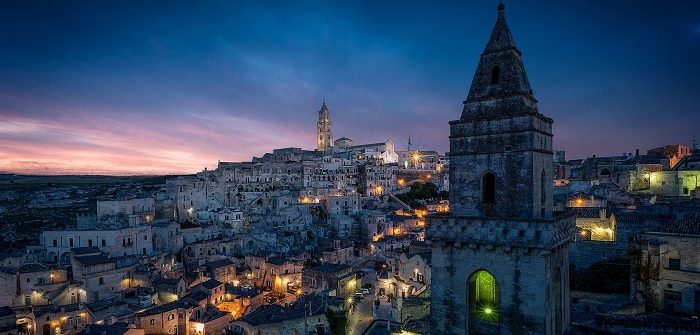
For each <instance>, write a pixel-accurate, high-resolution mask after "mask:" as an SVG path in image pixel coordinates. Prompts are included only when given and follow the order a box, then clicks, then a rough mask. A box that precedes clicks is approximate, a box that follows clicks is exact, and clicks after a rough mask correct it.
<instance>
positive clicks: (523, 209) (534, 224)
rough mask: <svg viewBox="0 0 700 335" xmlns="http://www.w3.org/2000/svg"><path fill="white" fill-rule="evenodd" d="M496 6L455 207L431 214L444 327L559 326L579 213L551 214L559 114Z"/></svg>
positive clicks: (481, 330) (466, 124)
mask: <svg viewBox="0 0 700 335" xmlns="http://www.w3.org/2000/svg"><path fill="white" fill-rule="evenodd" d="M521 55H522V54H521V52H520V50H518V48H517V47H516V45H515V41H514V40H513V36H512V35H511V32H510V29H509V28H508V25H507V23H506V19H505V5H503V4H500V5H499V6H498V17H497V19H496V25H495V26H494V28H493V31H492V32H491V37H490V38H489V41H488V43H487V44H486V48H485V49H484V52H483V53H482V54H481V59H480V61H479V65H478V66H477V68H476V73H475V74H474V78H473V80H472V84H471V87H470V89H469V94H468V96H467V100H466V101H464V108H463V110H462V114H461V117H460V119H459V120H455V121H451V122H450V188H451V190H450V214H449V215H444V216H435V217H431V220H430V227H429V229H428V232H427V239H428V240H429V241H430V242H431V243H432V245H433V256H432V257H433V278H432V282H433V285H432V292H431V295H432V300H433V301H432V304H431V323H432V329H433V330H434V332H435V333H437V334H561V333H563V332H564V331H565V330H566V329H567V327H568V324H569V260H568V242H569V239H570V238H571V236H573V235H572V234H573V232H574V231H575V224H574V219H573V218H572V217H563V218H556V219H555V218H553V215H552V188H553V178H552V174H553V168H552V163H553V162H552V160H553V152H552V119H550V118H548V117H546V116H544V115H542V114H540V113H539V111H538V109H537V100H536V99H535V98H534V96H533V93H532V89H531V88H530V83H529V81H528V79H527V75H526V73H525V68H524V66H523V63H522V59H521Z"/></svg>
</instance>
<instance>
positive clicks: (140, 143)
mask: <svg viewBox="0 0 700 335" xmlns="http://www.w3.org/2000/svg"><path fill="white" fill-rule="evenodd" d="M497 3H498V1H478V2H476V1H469V3H467V1H460V2H459V3H450V2H434V1H416V2H412V1H408V2H406V1H402V2H400V4H399V2H396V1H386V2H380V1H376V0H372V1H366V2H360V1H346V2H341V1H310V2H305V1H284V2H282V1H280V2H264V1H221V2H215V1H197V2H195V1H187V2H185V1H183V2H179V1H162V2H156V1H146V2H138V1H82V2H71V1H4V2H2V4H0V171H10V172H20V173H40V174H66V173H71V174H73V173H74V174H87V173H102V174H143V173H148V174H155V173H192V172H196V171H199V170H201V169H202V168H204V167H205V166H207V167H209V168H213V167H215V166H216V163H217V161H218V160H226V161H236V160H249V159H250V158H251V156H253V155H258V156H260V155H261V154H263V153H265V152H268V151H271V150H272V149H273V148H279V147H290V146H296V147H302V148H313V147H314V146H315V142H314V139H315V122H316V117H317V114H316V112H317V111H318V109H319V107H320V105H321V101H322V99H323V97H324V96H325V97H326V99H327V101H328V105H329V107H330V108H331V110H332V122H333V127H334V135H335V137H336V138H338V137H341V136H346V137H350V138H352V139H353V140H355V142H356V143H362V142H376V141H383V140H385V139H387V138H392V139H393V140H394V142H395V143H396V146H397V150H405V146H406V144H405V143H406V139H407V137H408V136H409V135H410V136H411V138H412V140H413V143H414V145H416V146H417V147H418V148H420V149H436V150H439V151H443V152H444V151H446V150H447V148H448V138H447V136H448V125H447V122H448V121H449V120H453V119H457V118H459V115H460V112H461V107H462V101H463V100H464V99H465V98H466V95H467V90H468V88H469V84H470V83H471V79H472V75H473V73H474V70H475V68H476V64H477V62H478V60H479V55H480V53H481V51H482V50H483V48H484V46H485V44H486V41H487V39H488V36H489V34H490V32H491V28H492V27H493V24H494V23H495V19H496V5H497ZM505 3H506V17H507V19H508V23H509V25H510V28H511V30H512V32H513V34H514V37H515V40H516V43H517V44H518V47H519V48H520V50H521V51H522V52H523V59H524V62H525V68H526V70H527V72H528V77H529V79H530V83H531V86H532V88H533V90H534V93H535V97H536V98H538V99H539V101H540V104H539V108H540V112H541V113H543V114H545V115H547V116H550V117H552V118H554V121H555V122H554V135H555V138H554V140H555V142H554V143H555V147H557V148H559V149H565V150H566V151H567V157H568V158H577V157H585V156H589V155H592V154H598V155H605V154H621V153H622V152H633V151H634V149H635V148H640V149H641V150H642V151H645V150H646V149H649V148H652V147H656V146H661V145H665V144H678V143H683V144H690V142H691V140H692V138H693V136H694V135H696V134H697V133H698V129H700V128H699V125H700V1H692V0H688V1H653V2H651V1H631V0H630V1H609V0H601V1H575V2H574V1H530V0H528V1H525V0H518V1H506V2H505Z"/></svg>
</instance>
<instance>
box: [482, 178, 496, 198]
mask: <svg viewBox="0 0 700 335" xmlns="http://www.w3.org/2000/svg"><path fill="white" fill-rule="evenodd" d="M481 201H482V202H483V203H485V204H494V203H496V176H495V175H494V174H493V172H486V173H484V175H483V176H481Z"/></svg>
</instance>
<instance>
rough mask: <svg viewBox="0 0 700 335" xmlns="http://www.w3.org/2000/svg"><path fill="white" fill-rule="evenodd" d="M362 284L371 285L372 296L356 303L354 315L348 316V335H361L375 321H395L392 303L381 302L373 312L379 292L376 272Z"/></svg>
mask: <svg viewBox="0 0 700 335" xmlns="http://www.w3.org/2000/svg"><path fill="white" fill-rule="evenodd" d="M362 283H363V284H365V283H371V284H372V288H371V289H370V290H369V292H370V294H369V295H367V296H365V298H364V299H361V300H360V301H356V302H355V305H354V307H353V309H352V313H350V315H349V316H348V324H347V332H346V334H348V335H359V334H362V332H364V331H365V329H367V327H369V325H370V324H371V323H372V321H373V320H374V319H377V320H394V317H393V314H394V313H393V311H392V309H391V303H389V302H387V301H386V300H385V299H384V300H382V301H381V302H380V305H379V307H378V308H376V309H375V310H373V308H374V306H373V304H374V300H375V299H376V298H377V297H376V292H377V275H376V272H374V271H372V272H370V273H368V274H367V275H366V276H365V277H364V278H363V279H362Z"/></svg>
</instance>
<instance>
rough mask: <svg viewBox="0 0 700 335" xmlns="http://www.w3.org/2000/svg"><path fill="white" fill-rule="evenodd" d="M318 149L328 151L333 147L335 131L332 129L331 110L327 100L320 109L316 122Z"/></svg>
mask: <svg viewBox="0 0 700 335" xmlns="http://www.w3.org/2000/svg"><path fill="white" fill-rule="evenodd" d="M316 134H317V136H318V138H317V139H316V150H318V151H326V150H328V149H331V148H333V131H332V129H331V110H330V109H328V106H326V100H323V105H322V106H321V109H320V110H319V111H318V123H316Z"/></svg>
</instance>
